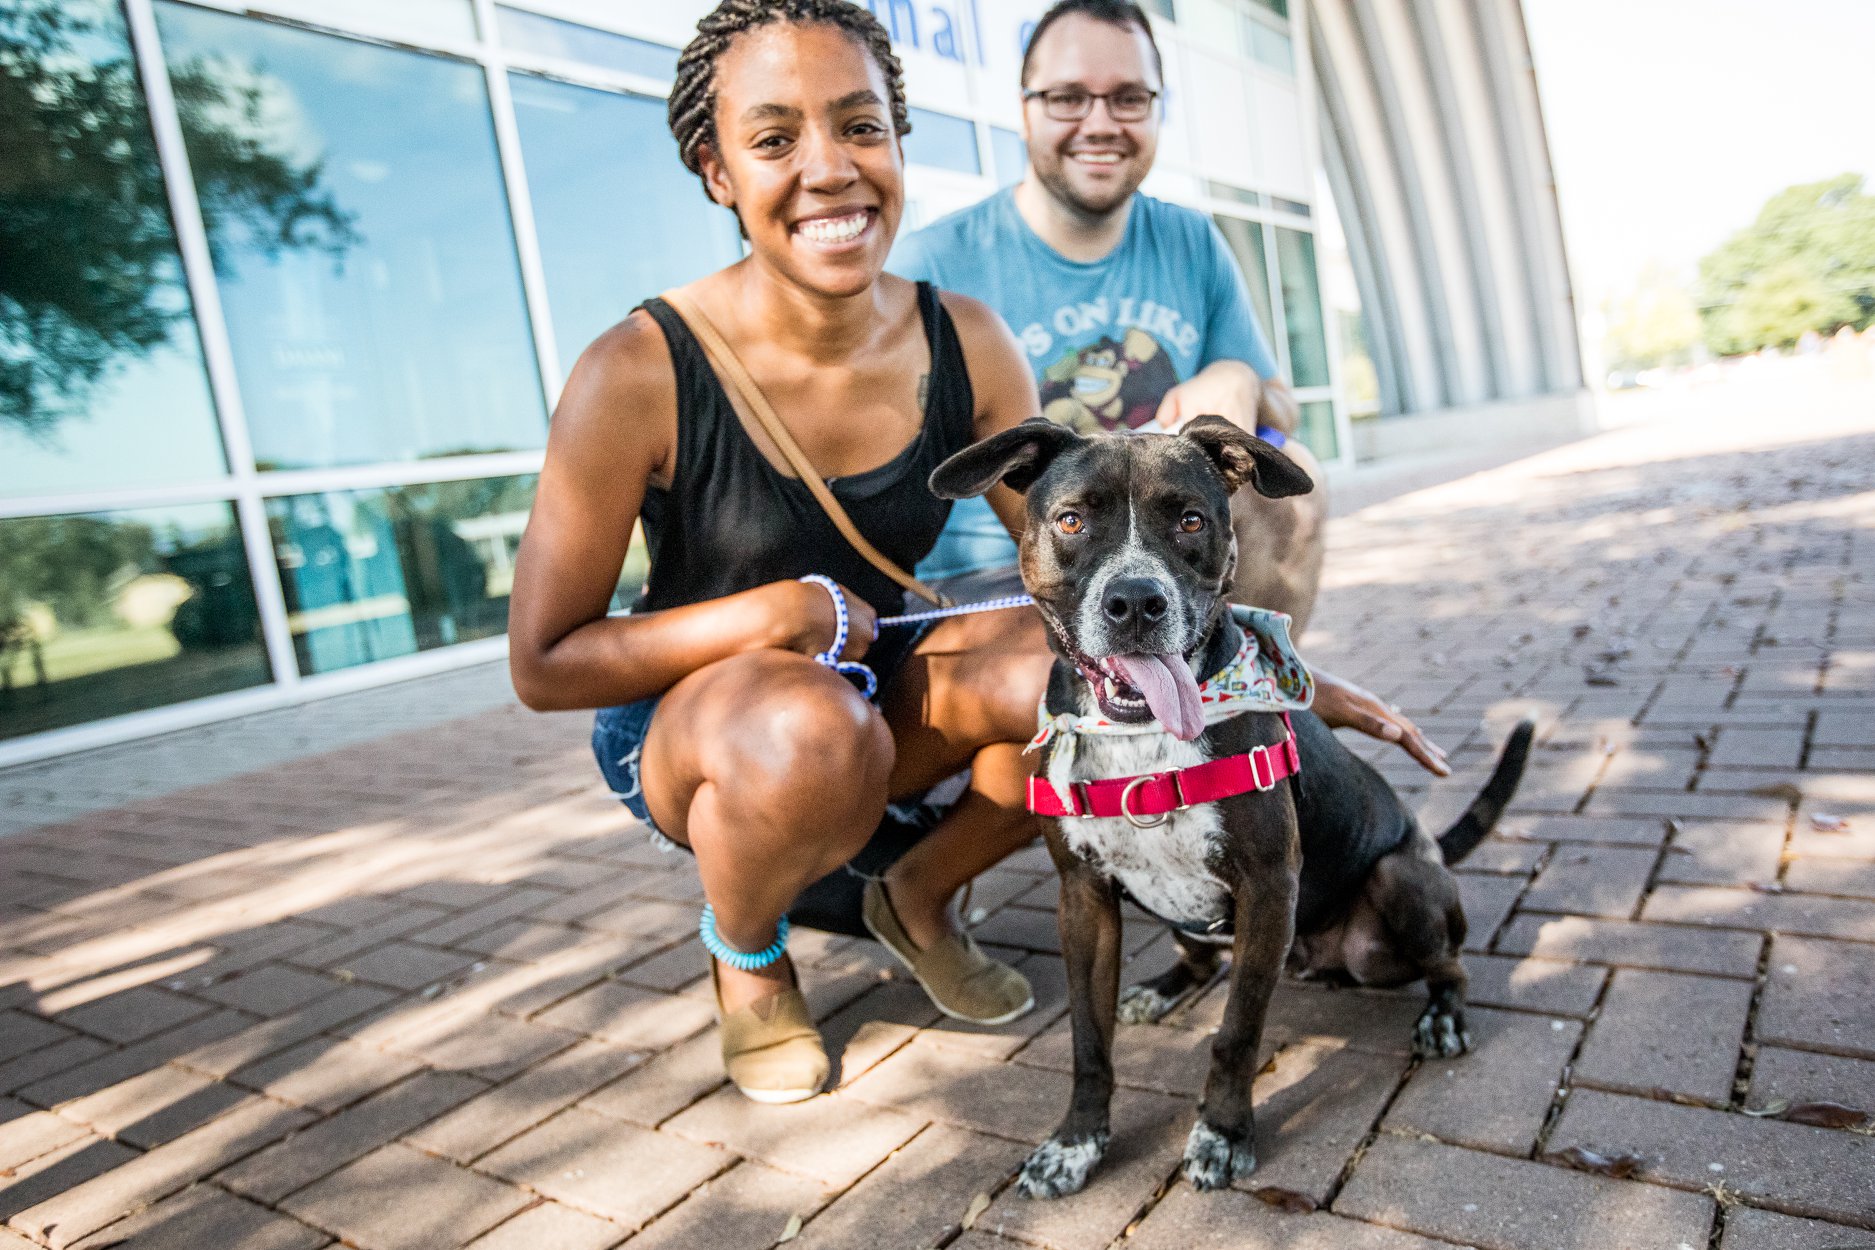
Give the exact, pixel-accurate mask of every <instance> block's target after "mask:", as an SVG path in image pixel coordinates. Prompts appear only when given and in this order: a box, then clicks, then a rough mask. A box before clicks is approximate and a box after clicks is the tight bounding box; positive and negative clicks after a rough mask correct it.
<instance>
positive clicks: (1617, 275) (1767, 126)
mask: <svg viewBox="0 0 1875 1250" xmlns="http://www.w3.org/2000/svg"><path fill="white" fill-rule="evenodd" d="M1523 8H1524V19H1525V23H1526V25H1527V27H1528V29H1529V32H1530V43H1531V48H1532V51H1533V53H1534V55H1535V58H1536V66H1537V83H1538V86H1539V89H1540V90H1541V92H1542V96H1543V117H1544V123H1545V125H1546V126H1547V128H1548V131H1549V142H1550V153H1551V157H1552V159H1553V161H1554V163H1555V168H1556V181H1557V188H1558V194H1559V195H1560V197H1561V201H1562V211H1563V231H1564V235H1565V238H1566V240H1567V243H1568V247H1569V257H1570V265H1571V267H1572V269H1573V270H1574V273H1575V279H1576V283H1577V287H1578V292H1577V294H1578V299H1579V302H1580V303H1581V304H1582V305H1584V306H1586V307H1593V306H1595V305H1596V304H1599V303H1600V301H1601V298H1602V297H1603V296H1604V295H1605V294H1606V293H1608V292H1609V291H1610V290H1611V289H1612V290H1621V289H1624V288H1626V287H1628V286H1629V285H1631V284H1632V281H1633V278H1634V276H1635V275H1636V274H1637V273H1638V272H1639V270H1640V269H1641V267H1642V266H1643V265H1644V264H1646V263H1647V262H1648V261H1649V260H1659V261H1662V262H1665V263H1666V264H1668V265H1669V266H1671V267H1674V268H1676V269H1680V270H1683V271H1684V273H1685V275H1686V276H1687V277H1688V278H1690V277H1691V276H1692V275H1693V273H1694V272H1695V266H1696V265H1697V263H1698V260H1699V258H1700V257H1701V256H1702V255H1704V254H1705V253H1706V252H1709V251H1710V250H1712V248H1713V247H1714V246H1716V245H1717V244H1719V243H1720V242H1722V241H1723V240H1724V239H1725V238H1726V236H1727V235H1729V234H1731V233H1732V232H1733V231H1734V230H1738V229H1740V228H1742V227H1744V226H1746V225H1749V224H1750V222H1751V220H1752V219H1753V218H1754V217H1755V216H1756V215H1757V212H1758V209H1759V208H1760V207H1761V206H1762V205H1763V203H1764V201H1765V200H1767V199H1768V198H1770V196H1771V195H1772V194H1773V193H1775V192H1777V191H1779V190H1782V189H1783V188H1784V187H1787V186H1789V185H1791V184H1792V183H1797V182H1816V181H1819V180H1821V179H1824V178H1828V177H1831V176H1833V175H1835V174H1840V173H1846V172H1853V173H1859V174H1863V175H1865V176H1867V177H1868V178H1869V180H1870V184H1871V186H1870V189H1871V190H1875V100H1871V97H1870V95H1869V90H1868V87H1869V82H1870V75H1871V69H1872V67H1875V0H1523Z"/></svg>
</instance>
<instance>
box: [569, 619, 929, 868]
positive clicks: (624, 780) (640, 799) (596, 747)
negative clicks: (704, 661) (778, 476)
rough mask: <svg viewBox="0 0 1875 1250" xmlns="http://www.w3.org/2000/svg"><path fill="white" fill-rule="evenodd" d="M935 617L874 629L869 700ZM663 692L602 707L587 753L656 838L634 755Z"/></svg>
mask: <svg viewBox="0 0 1875 1250" xmlns="http://www.w3.org/2000/svg"><path fill="white" fill-rule="evenodd" d="M935 623H936V622H933V621H918V622H914V623H912V624H909V625H889V626H887V627H885V628H884V629H882V630H880V631H879V640H878V641H877V642H875V643H873V644H872V647H871V649H870V650H868V651H867V652H866V659H865V663H866V667H868V668H870V669H871V670H872V671H873V674H874V676H876V677H877V678H878V679H879V686H878V691H879V694H878V695H875V696H874V698H873V702H874V703H877V702H878V699H879V695H883V694H884V693H885V689H886V687H887V686H889V685H890V684H891V682H892V679H893V678H894V677H896V676H898V672H899V670H900V669H901V668H903V667H905V661H906V660H908V659H910V658H911V653H912V651H913V649H914V648H916V647H917V645H918V644H919V642H921V641H923V639H924V636H925V635H926V634H927V633H929V632H930V631H931V627H932V625H933V624H935ZM663 698H664V696H663V695H653V696H651V697H650V698H648V699H640V700H638V701H637V702H636V703H623V704H620V705H619V706H617V707H602V708H600V709H599V711H598V714H597V715H595V716H594V717H593V721H592V753H593V755H594V757H595V758H596V759H597V760H598V761H599V772H600V773H601V775H603V776H604V777H605V779H606V784H607V785H609V786H611V787H612V793H613V794H614V795H616V796H617V797H618V800H619V802H621V803H623V804H624V805H625V809H626V810H627V811H629V812H630V813H631V814H632V815H634V816H636V817H637V818H638V819H639V820H642V821H643V822H644V823H645V824H646V825H647V826H649V827H650V829H651V831H652V833H654V834H655V835H657V836H658V837H660V838H662V837H663V836H664V831H663V830H661V829H659V828H658V826H657V822H656V821H654V820H652V819H651V809H650V808H649V807H647V806H646V805H645V793H644V786H643V784H642V783H641V781H640V779H639V775H638V761H639V757H640V756H642V755H643V753H644V749H645V736H646V735H647V734H649V733H650V732H651V718H652V716H653V715H655V714H656V712H657V710H658V704H659V702H661V701H662V700H663Z"/></svg>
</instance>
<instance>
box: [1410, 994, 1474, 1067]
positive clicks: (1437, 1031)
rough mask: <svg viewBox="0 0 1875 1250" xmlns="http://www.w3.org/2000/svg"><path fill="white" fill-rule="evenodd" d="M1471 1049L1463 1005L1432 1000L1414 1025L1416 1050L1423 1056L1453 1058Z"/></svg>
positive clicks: (1414, 1046)
mask: <svg viewBox="0 0 1875 1250" xmlns="http://www.w3.org/2000/svg"><path fill="white" fill-rule="evenodd" d="M1470 1049H1471V1033H1470V1032H1469V1031H1468V1030H1467V1029H1466V1028H1465V1011H1464V1008H1462V1007H1455V1006H1447V1005H1445V1004H1443V1003H1428V1004H1426V1009H1425V1010H1424V1011H1422V1012H1420V1013H1419V1023H1418V1024H1415V1025H1414V1026H1413V1053H1414V1054H1415V1055H1418V1056H1419V1057H1420V1058H1421V1059H1453V1058H1456V1057H1457V1056H1459V1055H1462V1054H1464V1053H1465V1052H1466V1051H1468V1050H1470Z"/></svg>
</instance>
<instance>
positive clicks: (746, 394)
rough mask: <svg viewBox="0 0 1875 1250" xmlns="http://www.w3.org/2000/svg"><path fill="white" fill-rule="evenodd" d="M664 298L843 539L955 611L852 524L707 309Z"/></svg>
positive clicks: (674, 295) (682, 298) (669, 294)
mask: <svg viewBox="0 0 1875 1250" xmlns="http://www.w3.org/2000/svg"><path fill="white" fill-rule="evenodd" d="M661 298H662V299H663V300H664V302H665V303H667V304H669V305H670V306H671V307H672V308H675V309H676V310H677V314H678V316H680V317H682V318H683V319H684V321H685V322H686V323H687V324H688V325H689V326H690V329H691V331H692V332H693V333H694V334H695V335H696V336H697V340H698V341H699V342H700V343H702V344H703V353H704V355H706V356H708V357H709V358H710V363H711V364H713V365H715V366H716V368H717V369H718V370H719V371H720V372H721V374H722V376H723V380H724V381H725V382H727V383H728V384H729V386H730V387H731V388H732V389H734V391H735V392H736V394H737V395H738V396H739V397H740V398H741V399H742V402H743V404H744V406H745V407H747V408H748V410H749V411H750V413H752V414H753V415H754V417H755V419H756V421H758V422H759V423H760V424H761V427H762V429H763V430H765V431H767V433H768V437H769V439H770V440H771V441H772V442H773V443H774V444H775V446H776V447H778V448H780V449H781V455H782V458H783V459H785V460H786V461H787V462H788V464H789V466H790V467H792V468H793V469H794V473H795V476H797V477H799V478H800V479H801V482H802V484H803V485H805V486H806V487H807V489H808V492H809V493H810V494H812V495H813V496H814V501H815V502H816V503H818V504H819V505H820V506H821V509H822V510H823V511H825V512H826V514H827V516H828V518H829V519H831V520H832V521H833V524H834V527H835V528H836V529H838V530H839V531H840V534H841V536H842V537H843V538H845V539H846V541H847V542H849V543H851V544H852V545H853V550H855V551H857V552H859V554H860V555H862V556H864V557H866V562H867V563H868V564H870V565H872V567H874V568H875V569H878V570H879V571H880V572H881V573H884V574H885V575H886V576H887V577H889V578H891V579H892V580H893V581H895V582H897V583H898V584H899V585H900V586H903V587H904V588H905V589H906V590H909V591H911V593H912V594H914V595H917V596H918V597H919V598H920V599H923V600H925V601H926V602H928V603H934V604H936V605H937V606H938V607H940V608H948V607H950V606H951V601H950V599H949V598H947V597H946V596H944V595H942V594H940V593H939V592H937V591H935V590H933V589H931V588H930V587H929V586H927V585H925V584H924V583H923V582H921V581H919V580H918V579H917V578H915V577H913V576H912V575H911V574H910V573H907V572H906V571H905V570H904V569H901V568H900V567H899V566H898V565H896V564H894V563H893V562H892V561H891V560H889V559H887V558H886V557H885V555H884V554H883V553H881V552H880V550H879V549H878V548H877V547H875V546H873V545H872V544H871V543H869V542H867V541H866V536H865V535H864V534H862V533H860V532H859V528H858V527H857V526H855V525H854V524H853V519H852V518H851V517H849V516H847V515H846V509H844V508H842V507H841V506H840V501H839V500H837V499H835V498H834V497H833V492H832V491H830V490H828V489H827V484H826V483H825V482H823V481H822V480H821V478H820V474H819V473H817V472H815V470H814V466H813V465H812V464H811V463H809V461H808V459H807V454H806V453H805V452H803V451H802V450H801V446H800V444H799V443H796V442H795V441H794V436H793V435H792V434H789V433H788V427H787V426H785V425H783V424H782V423H781V417H780V416H779V415H778V414H777V413H776V412H775V410H774V408H773V407H771V406H770V405H769V402H768V397H767V396H766V395H763V394H762V390H761V388H760V387H758V386H757V385H756V384H755V379H754V378H752V377H750V376H749V371H748V370H747V369H745V368H743V366H742V361H741V360H740V359H738V358H737V356H736V353H735V351H734V350H733V349H731V347H730V346H729V343H728V341H727V340H725V339H724V338H723V335H722V332H721V331H720V330H718V329H717V328H716V325H715V323H714V322H712V321H711V320H710V319H709V318H708V317H707V316H705V315H704V312H703V310H702V309H701V308H699V307H698V306H697V302H696V301H695V300H694V299H692V298H690V296H688V295H686V294H684V293H683V292H682V291H675V290H673V291H666V292H664V294H663V296H662V297H661Z"/></svg>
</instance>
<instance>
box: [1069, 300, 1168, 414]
mask: <svg viewBox="0 0 1875 1250" xmlns="http://www.w3.org/2000/svg"><path fill="white" fill-rule="evenodd" d="M1041 384H1042V386H1041V390H1042V415H1043V416H1045V417H1047V418H1048V419H1049V420H1050V421H1053V422H1054V423H1055V424H1057V425H1065V426H1067V427H1068V428H1069V429H1071V430H1074V431H1075V432H1077V433H1080V434H1092V433H1096V432H1098V431H1100V430H1135V429H1138V428H1139V427H1140V426H1142V425H1144V424H1145V423H1146V422H1148V421H1150V420H1152V418H1153V416H1154V415H1155V414H1156V413H1157V412H1158V411H1159V402H1160V401H1161V400H1163V399H1164V398H1165V393H1166V392H1167V391H1169V390H1171V389H1172V388H1173V387H1174V386H1177V385H1178V367H1177V366H1176V365H1174V364H1173V363H1172V360H1171V357H1170V355H1169V354H1168V353H1167V352H1166V350H1165V345H1164V344H1162V343H1160V342H1159V340H1158V339H1155V338H1154V337H1152V335H1150V334H1147V333H1146V332H1145V331H1144V330H1141V329H1139V328H1138V327H1137V326H1135V327H1133V328H1132V329H1129V330H1127V331H1125V333H1124V334H1123V336H1122V337H1120V338H1118V339H1115V338H1114V337H1113V336H1112V335H1110V334H1103V335H1101V337H1099V338H1098V339H1095V340H1094V341H1093V342H1091V343H1089V344H1087V345H1086V346H1085V347H1081V348H1078V349H1077V348H1070V349H1069V350H1067V351H1066V352H1064V353H1063V354H1062V356H1061V357H1060V359H1058V360H1056V361H1055V363H1053V364H1051V365H1049V366H1048V368H1046V369H1045V370H1043V371H1042V377H1041Z"/></svg>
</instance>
